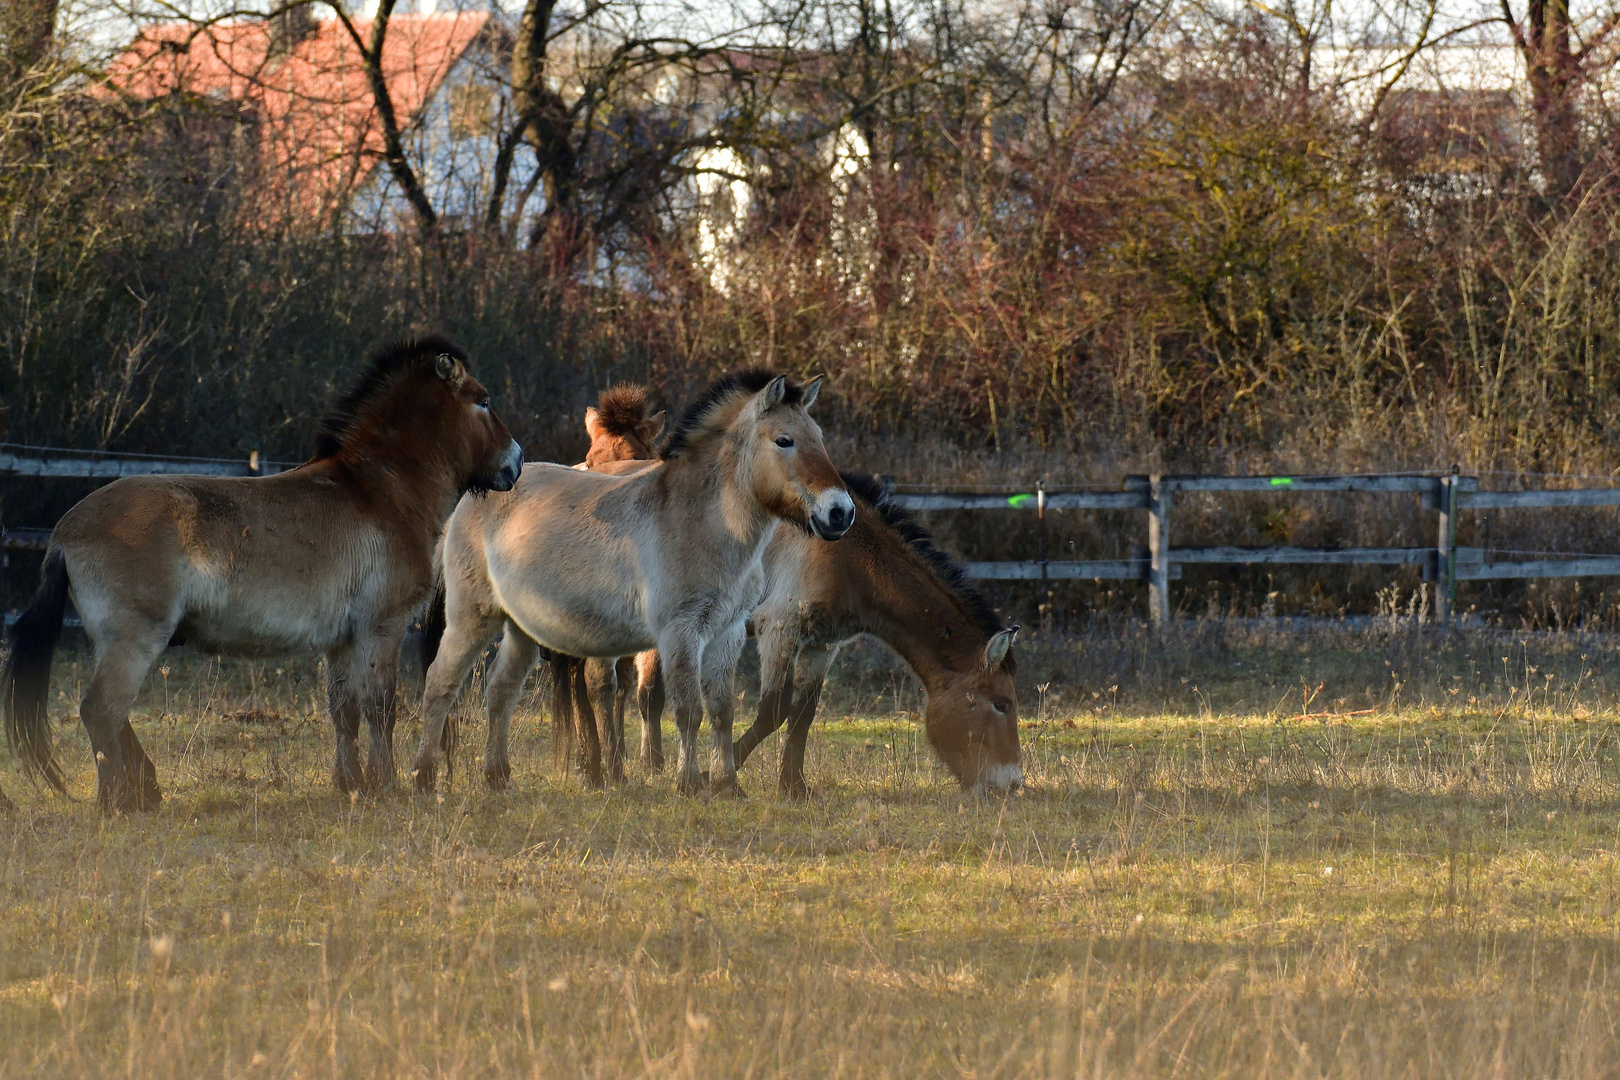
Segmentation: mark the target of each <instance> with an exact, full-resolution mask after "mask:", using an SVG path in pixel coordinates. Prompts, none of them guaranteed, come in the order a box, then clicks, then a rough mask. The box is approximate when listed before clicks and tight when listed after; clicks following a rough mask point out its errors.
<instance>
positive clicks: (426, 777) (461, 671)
mask: <svg viewBox="0 0 1620 1080" xmlns="http://www.w3.org/2000/svg"><path fill="white" fill-rule="evenodd" d="M497 625H498V623H497V621H496V619H494V618H493V617H489V616H486V615H483V614H481V613H479V612H477V611H475V610H473V609H472V608H471V607H470V606H469V607H468V608H467V609H465V610H463V611H450V612H449V613H448V618H447V620H446V625H445V631H444V638H443V640H441V641H440V642H439V654H438V655H437V656H436V657H434V658H433V663H432V664H431V665H429V666H428V672H427V686H426V687H425V689H424V690H423V691H422V742H421V744H420V745H419V746H418V747H417V748H416V760H415V761H414V762H412V763H411V775H412V776H413V777H415V779H416V787H417V789H418V790H420V791H432V790H433V788H434V786H435V785H436V784H437V783H438V781H439V754H440V752H441V749H442V747H443V743H444V733H445V732H444V728H445V723H446V722H447V721H448V720H449V718H450V710H451V708H452V707H454V705H455V703H456V696H457V695H458V694H460V693H461V686H462V683H464V682H465V681H466V678H467V672H469V671H471V670H472V666H473V663H474V662H475V661H476V660H477V659H478V655H479V654H480V653H482V652H483V651H484V646H485V645H488V644H489V640H490V638H492V637H494V636H495V627H496V626H497Z"/></svg>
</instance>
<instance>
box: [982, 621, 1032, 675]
mask: <svg viewBox="0 0 1620 1080" xmlns="http://www.w3.org/2000/svg"><path fill="white" fill-rule="evenodd" d="M1021 629H1023V628H1022V627H1020V626H1017V625H1016V624H1015V625H1013V626H1009V627H1007V629H1005V630H997V631H996V632H995V633H994V634H992V635H990V640H989V642H988V643H986V644H985V647H984V670H986V671H994V670H995V669H996V668H998V667H1000V666H1001V662H1002V661H1003V660H1005V659H1007V650H1008V649H1010V648H1012V644H1013V642H1014V641H1017V640H1018V631H1019V630H1021Z"/></svg>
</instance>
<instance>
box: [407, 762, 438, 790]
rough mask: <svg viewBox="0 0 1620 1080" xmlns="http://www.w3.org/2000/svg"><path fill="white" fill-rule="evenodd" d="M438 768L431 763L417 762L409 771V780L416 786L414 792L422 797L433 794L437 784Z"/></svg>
mask: <svg viewBox="0 0 1620 1080" xmlns="http://www.w3.org/2000/svg"><path fill="white" fill-rule="evenodd" d="M438 774H439V770H438V767H437V766H435V765H434V764H433V762H431V761H420V762H417V763H416V765H415V767H413V768H412V769H411V779H412V781H414V782H415V784H416V790H417V791H420V792H421V793H422V794H424V795H431V794H433V789H434V788H435V787H437V786H438V784H439V775H438Z"/></svg>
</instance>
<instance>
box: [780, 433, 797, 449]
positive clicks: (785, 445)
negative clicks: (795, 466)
mask: <svg viewBox="0 0 1620 1080" xmlns="http://www.w3.org/2000/svg"><path fill="white" fill-rule="evenodd" d="M776 445H777V446H780V447H781V448H782V449H784V450H791V449H793V440H792V439H791V438H789V437H788V436H786V435H778V436H777V437H776Z"/></svg>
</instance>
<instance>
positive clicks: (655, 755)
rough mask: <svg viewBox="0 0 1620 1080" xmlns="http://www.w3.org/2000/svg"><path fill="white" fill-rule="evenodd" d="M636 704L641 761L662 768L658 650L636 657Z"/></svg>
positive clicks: (661, 684)
mask: <svg viewBox="0 0 1620 1080" xmlns="http://www.w3.org/2000/svg"><path fill="white" fill-rule="evenodd" d="M636 705H637V707H638V708H639V709H640V711H641V764H642V765H643V767H645V768H647V769H650V770H651V771H653V772H663V771H664V728H663V723H664V671H663V667H662V665H660V664H659V663H658V650H657V649H648V650H647V651H646V652H644V653H639V654H637V656H636Z"/></svg>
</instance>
